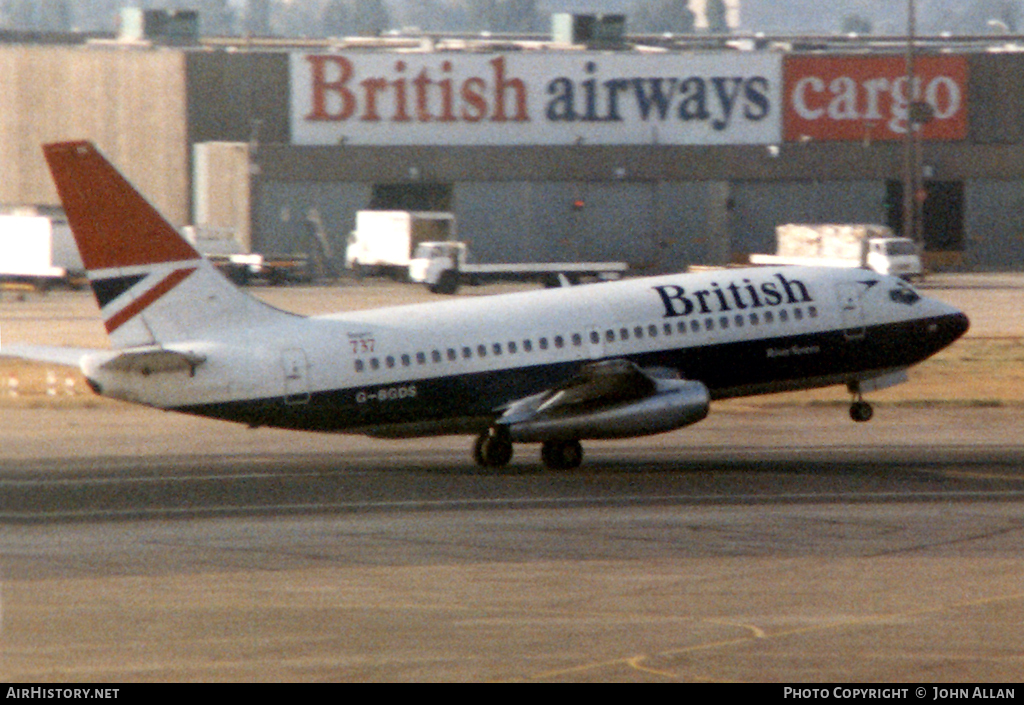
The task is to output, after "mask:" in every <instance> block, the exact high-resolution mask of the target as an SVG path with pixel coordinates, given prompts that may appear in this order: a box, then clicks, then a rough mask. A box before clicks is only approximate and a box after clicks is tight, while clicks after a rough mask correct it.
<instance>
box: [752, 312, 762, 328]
mask: <svg viewBox="0 0 1024 705" xmlns="http://www.w3.org/2000/svg"><path fill="white" fill-rule="evenodd" d="M760 322H761V319H760V318H758V317H757V314H756V313H752V314H750V325H752V326H756V325H757V324H758V323H760Z"/></svg>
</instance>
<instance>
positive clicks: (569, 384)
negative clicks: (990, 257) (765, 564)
mask: <svg viewBox="0 0 1024 705" xmlns="http://www.w3.org/2000/svg"><path fill="white" fill-rule="evenodd" d="M43 151H44V155H45V157H46V160H47V162H48V164H49V167H50V171H51V173H52V175H53V179H54V182H55V184H56V187H57V191H58V194H59V196H60V199H61V201H62V203H63V206H64V209H65V211H66V213H67V217H68V221H69V223H70V225H71V228H72V231H73V234H74V236H75V239H76V241H77V243H78V247H79V250H80V253H81V256H82V260H83V262H84V264H85V267H86V269H87V274H88V280H89V283H90V285H91V287H92V292H93V294H94V295H95V298H96V301H97V303H98V305H99V309H100V313H101V315H102V318H103V322H104V324H105V327H106V330H107V333H108V335H109V338H110V342H111V348H110V349H97V350H93V349H67V348H55V347H49V346H38V345H13V346H10V345H5V346H3V347H2V348H0V354H2V355H9V356H10V355H13V356H18V357H25V358H29V359H35V360H42V361H49V362H56V363H62V364H69V365H75V366H78V367H79V368H80V369H81V370H82V372H83V374H84V376H85V378H86V379H87V381H88V384H89V386H90V387H91V388H92V390H94V391H95V392H96V393H97V394H100V395H105V396H107V397H112V398H114V399H120V400H124V401H127V402H134V403H137V404H143V405H146V406H150V407H155V408H159V409H165V410H173V411H177V412H183V413H186V414H194V415H198V416H203V417H210V418H215V419H224V420H230V421H236V422H241V423H245V424H248V425H249V426H251V427H261V426H268V427H278V428H286V429H301V430H308V431H323V432H342V433H354V434H365V435H368V436H373V437H381V438H403V437H417V436H429V435H475V436H476V440H475V443H474V446H473V456H474V458H475V460H476V462H477V463H478V464H479V465H480V466H483V467H484V468H491V469H496V468H501V467H503V466H505V465H507V464H508V463H509V462H510V460H511V458H512V455H513V448H514V444H517V443H539V444H540V448H541V460H542V462H543V464H544V465H545V466H546V467H547V468H550V469H553V470H568V469H572V468H576V467H578V466H580V464H581V462H582V460H583V449H582V446H581V441H584V440H591V439H610V438H628V437H634V436H643V435H649V434H656V433H662V432H667V431H672V430H675V429H678V428H682V427H684V426H687V425H689V424H693V423H697V422H698V421H700V420H702V419H704V418H705V417H706V416H707V414H708V412H709V410H710V405H711V402H712V401H715V400H719V399H726V398H729V397H740V396H747V395H758V394H766V393H774V392H782V391H791V390H800V389H808V388H813V387H824V386H829V385H845V386H846V387H847V388H848V390H849V392H850V393H851V394H852V398H853V401H852V403H851V406H850V416H851V417H852V418H853V420H855V421H858V422H864V421H867V420H868V419H870V418H871V416H872V407H871V405H870V404H869V403H868V402H867V401H865V400H864V399H863V395H864V394H865V393H868V392H871V391H874V390H877V389H881V388H884V387H887V386H891V385H893V384H898V383H900V382H903V381H906V380H907V369H908V368H909V367H910V366H912V365H914V364H916V363H919V362H921V361H922V360H924V359H926V358H928V357H929V356H931V355H933V354H934V353H936V352H937V351H939V350H941V349H942V348H944V347H946V346H948V345H950V344H951V343H952V342H954V341H955V340H956V339H958V338H959V337H960V336H962V335H963V334H964V333H965V332H966V330H967V328H968V325H969V322H968V318H967V316H966V315H965V314H964V313H963V312H961V311H959V310H958V309H956V308H954V307H952V306H950V305H947V304H945V303H942V302H940V301H937V300H934V299H931V298H927V297H925V296H922V295H921V294H919V293H918V292H917V291H916V290H915V289H914V288H913V287H912V286H911V285H910V284H908V283H906V282H904V281H903V280H901V279H898V278H896V277H891V276H883V275H879V274H876V273H874V272H870V271H865V270H849V269H832V268H812V267H793V266H780V267H753V268H739V269H721V270H714V271H705V272H699V273H680V274H668V275H663V276H655V277H642V278H630V279H623V280H619V281H609V282H602V283H597V284H589V285H581V286H570V287H562V288H555V289H547V290H537V291H528V292H519V293H513V294H507V295H500V296H488V297H466V298H461V299H456V300H452V301H446V302H439V303H428V304H416V305H407V306H399V307H393V308H384V309H377V310H370V311H354V312H343V313H337V314H331V315H318V316H309V317H305V316H300V315H296V314H293V313H289V312H286V311H282V310H279V309H276V308H274V307H272V306H270V305H268V304H266V303H263V302H261V301H259V300H258V299H256V298H254V297H252V296H250V295H248V294H246V293H245V292H243V291H241V290H240V289H238V288H237V287H235V286H234V285H233V284H232V283H230V282H229V281H228V280H227V279H226V278H225V277H224V276H223V275H221V274H220V273H219V272H218V271H217V270H216V268H214V267H213V266H212V265H211V264H210V262H209V261H207V260H206V259H204V258H203V257H202V256H201V255H200V254H199V253H198V252H197V251H196V250H195V249H194V248H193V247H192V246H191V245H190V244H189V243H188V242H187V241H186V240H184V239H183V238H182V237H181V236H180V234H179V233H178V232H177V231H176V230H175V229H174V228H173V227H172V226H171V225H170V224H169V223H168V222H167V221H166V220H165V219H164V218H163V217H162V216H161V215H160V214H159V213H158V212H157V211H156V209H155V208H153V206H151V205H150V204H149V203H148V201H146V199H145V198H144V197H143V196H142V195H140V194H139V193H138V192H137V191H136V190H135V189H134V188H133V187H132V186H131V184H129V182H128V181H127V180H126V179H125V178H124V177H123V176H122V175H121V174H120V173H119V172H118V171H117V170H116V169H115V167H114V166H112V165H111V164H110V162H108V161H107V160H106V158H104V157H103V156H102V155H101V154H100V152H99V151H97V149H96V147H95V146H94V145H93V144H91V143H89V142H85V141H74V142H63V143H54V144H48V145H45V146H44V148H43Z"/></svg>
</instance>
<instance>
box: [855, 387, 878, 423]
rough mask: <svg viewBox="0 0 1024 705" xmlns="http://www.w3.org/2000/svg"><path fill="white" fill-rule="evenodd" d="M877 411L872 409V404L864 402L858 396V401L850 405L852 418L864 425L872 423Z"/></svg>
mask: <svg viewBox="0 0 1024 705" xmlns="http://www.w3.org/2000/svg"><path fill="white" fill-rule="evenodd" d="M874 413H875V411H874V409H872V408H871V404H869V403H868V402H866V401H864V400H863V399H862V398H861V396H860V395H859V394H858V395H857V399H856V400H855V401H854V402H853V403H852V404H850V418H851V419H853V420H854V421H856V422H857V423H864V422H865V421H870V420H871V417H872V415H874Z"/></svg>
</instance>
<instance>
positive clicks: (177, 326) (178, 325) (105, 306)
mask: <svg viewBox="0 0 1024 705" xmlns="http://www.w3.org/2000/svg"><path fill="white" fill-rule="evenodd" d="M43 152H44V154H45V156H46V161H47V163H48V164H49V166H50V172H51V173H52V174H53V180H54V182H55V184H56V186H57V193H58V194H59V196H60V199H61V202H62V203H63V205H64V211H65V212H66V213H67V217H68V223H69V225H70V226H71V231H72V233H73V234H74V236H75V241H76V242H77V244H78V250H79V253H80V254H81V256H82V262H83V263H84V265H85V268H86V271H87V273H88V277H89V283H90V285H91V286H92V290H93V293H94V294H95V296H96V301H97V303H98V304H99V307H100V312H101V314H102V316H103V321H104V324H105V325H106V328H107V333H108V334H109V335H110V338H111V342H112V343H113V344H114V347H116V348H129V347H136V346H141V345H162V344H165V343H168V342H174V341H184V340H194V339H196V338H202V337H221V336H223V335H224V334H225V333H226V332H227V331H228V330H230V329H231V328H232V327H234V326H236V325H243V324H244V325H253V324H259V323H260V322H262V319H264V318H266V317H269V316H280V315H285V314H282V313H281V312H279V311H276V310H275V309H272V308H270V307H268V306H266V305H264V304H262V303H260V302H258V301H256V300H255V299H253V298H251V297H249V296H248V295H246V294H244V293H242V292H241V291H239V290H238V289H236V288H235V287H234V286H233V285H232V284H231V283H230V282H228V281H227V279H225V278H224V277H223V276H222V275H221V274H220V273H219V272H217V271H216V269H215V268H214V267H213V266H212V265H211V264H210V263H209V262H207V261H206V260H205V259H203V257H202V255H200V254H199V253H198V252H197V251H196V250H195V248H193V247H192V246H191V245H190V244H189V243H188V242H187V241H186V240H185V239H184V238H183V237H182V236H181V235H180V234H179V233H178V232H177V231H176V230H175V229H174V227H173V226H171V224H170V223H168V222H167V221H166V220H165V219H164V218H163V216H161V215H160V213H158V212H157V210H156V209H155V208H154V207H153V206H152V205H150V203H149V202H148V201H147V200H146V199H145V198H143V196H142V195H141V194H139V192H138V191H136V190H135V189H134V188H133V187H132V185H131V184H130V183H128V181H127V180H125V178H124V177H123V176H122V175H121V174H120V173H119V172H118V171H117V169H115V168H114V167H113V165H111V164H110V162H108V161H107V160H106V159H105V158H104V157H103V155H101V154H100V153H99V152H98V151H97V150H96V148H95V146H93V145H92V144H91V143H89V142H62V143H57V144H49V145H45V146H44V147H43Z"/></svg>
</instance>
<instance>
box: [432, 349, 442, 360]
mask: <svg viewBox="0 0 1024 705" xmlns="http://www.w3.org/2000/svg"><path fill="white" fill-rule="evenodd" d="M430 359H431V360H433V361H434V362H441V351H440V350H434V351H432V352H431V353H430Z"/></svg>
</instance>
